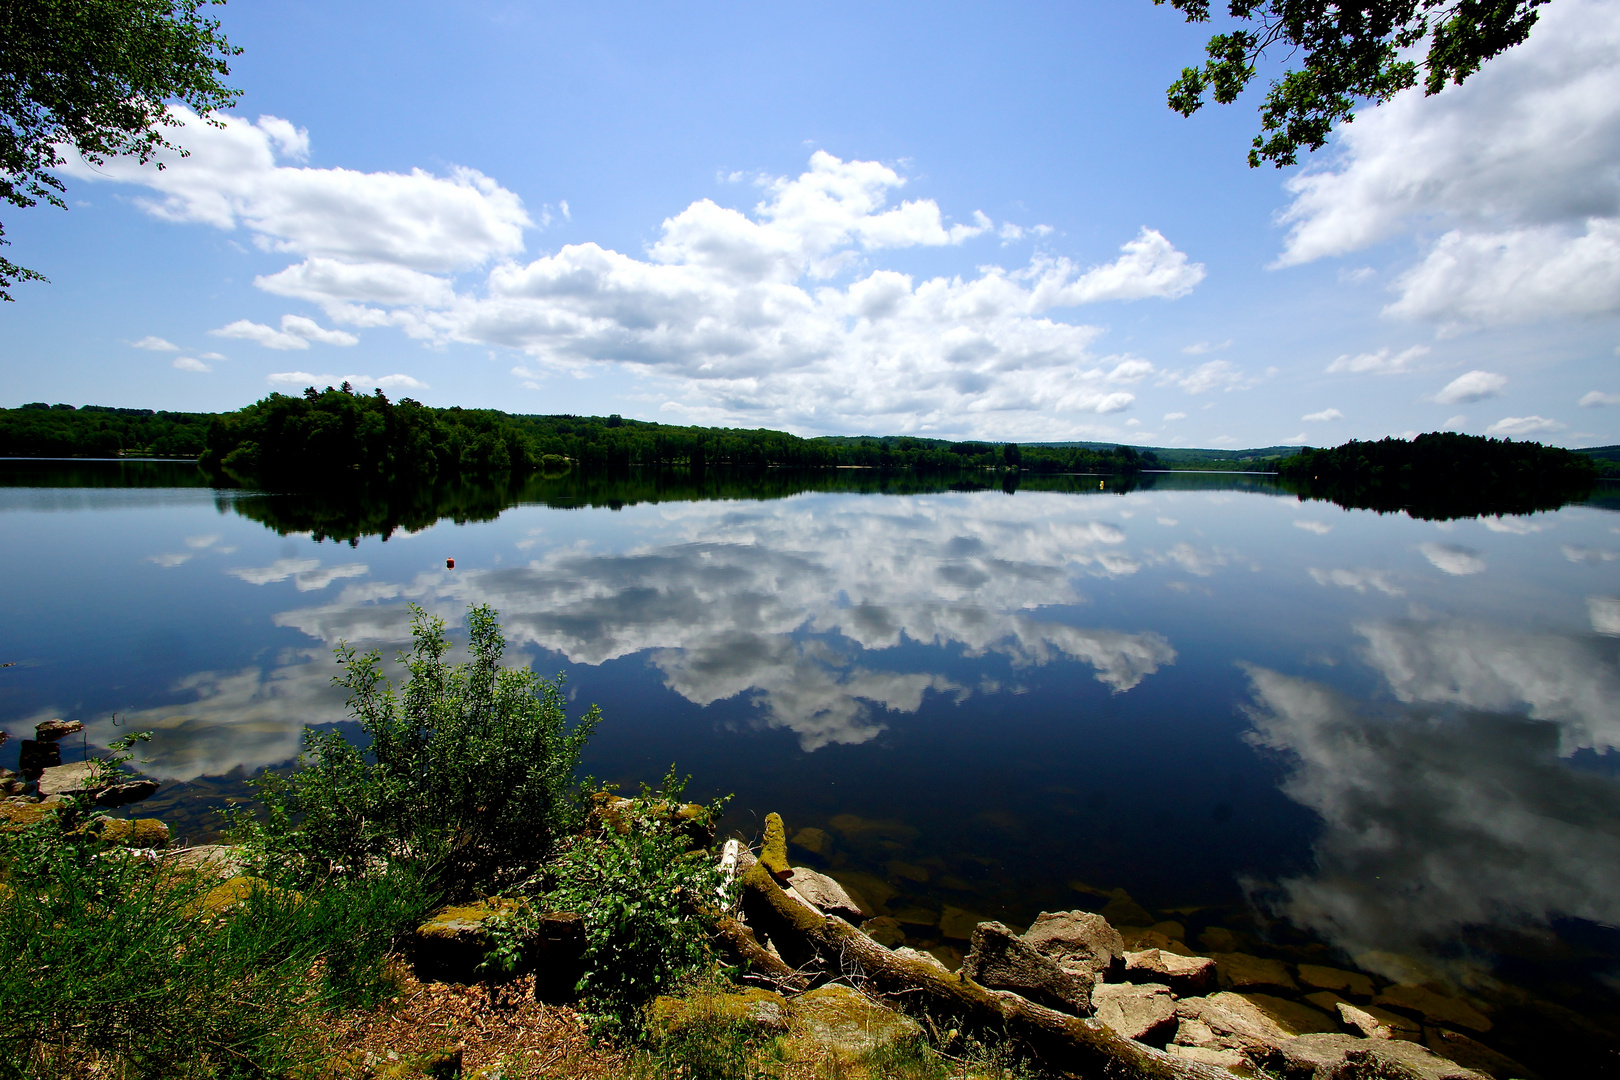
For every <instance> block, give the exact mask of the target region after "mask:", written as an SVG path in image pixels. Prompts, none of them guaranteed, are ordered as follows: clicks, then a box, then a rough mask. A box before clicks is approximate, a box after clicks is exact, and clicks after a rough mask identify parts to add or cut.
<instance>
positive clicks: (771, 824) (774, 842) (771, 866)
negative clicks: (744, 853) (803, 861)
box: [759, 810, 792, 875]
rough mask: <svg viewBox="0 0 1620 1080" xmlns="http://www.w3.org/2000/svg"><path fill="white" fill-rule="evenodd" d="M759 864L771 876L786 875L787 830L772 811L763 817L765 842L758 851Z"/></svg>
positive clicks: (778, 815) (788, 868)
mask: <svg viewBox="0 0 1620 1080" xmlns="http://www.w3.org/2000/svg"><path fill="white" fill-rule="evenodd" d="M759 864H760V865H761V866H763V867H764V868H765V869H766V870H768V871H770V872H771V873H772V874H776V875H781V874H786V873H787V872H788V871H789V870H790V869H792V867H790V866H789V865H788V851H787V829H786V827H784V826H783V824H782V815H781V814H778V813H776V812H775V811H774V810H773V811H772V812H771V813H769V814H767V815H765V842H764V844H763V845H762V846H761V847H760V850H759Z"/></svg>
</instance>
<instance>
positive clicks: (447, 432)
mask: <svg viewBox="0 0 1620 1080" xmlns="http://www.w3.org/2000/svg"><path fill="white" fill-rule="evenodd" d="M1615 450H1616V448H1614V447H1607V448H1601V449H1599V450H1595V451H1590V452H1571V451H1567V450H1561V449H1558V448H1556V447H1546V446H1542V445H1541V444H1539V443H1533V442H1514V441H1512V440H1510V439H1509V440H1498V439H1486V438H1481V437H1478V436H1471V435H1456V434H1441V433H1436V434H1432V435H1422V436H1419V437H1418V438H1416V439H1414V440H1412V441H1410V442H1408V441H1406V440H1401V439H1384V440H1381V441H1379V442H1350V443H1346V444H1345V445H1344V446H1340V447H1336V448H1332V449H1325V450H1313V449H1309V448H1306V449H1302V450H1297V451H1296V450H1295V449H1294V448H1291V447H1281V446H1276V447H1267V448H1265V449H1262V450H1247V451H1229V450H1184V449H1158V450H1144V449H1140V448H1132V447H1128V446H1113V445H1110V444H1106V443H1036V444H1028V443H1026V444H1024V445H1022V446H1020V445H1018V444H1016V443H1004V444H1003V443H988V442H976V441H966V442H951V441H949V440H944V439H925V438H916V437H911V436H892V437H885V438H876V437H848V436H830V437H821V438H814V439H804V438H800V437H798V436H796V435H791V434H788V433H787V432H782V431H770V430H766V429H744V428H704V427H685V426H680V425H670V424H656V423H650V422H647V421H642V420H626V419H623V418H621V417H619V416H608V417H595V416H591V417H587V416H525V415H514V414H510V413H504V412H499V411H496V410H493V409H462V408H456V407H452V408H448V409H438V408H430V407H428V406H425V405H422V404H421V403H419V402H416V401H413V400H411V399H410V398H402V399H401V400H399V401H397V402H396V401H390V400H389V399H388V397H387V396H386V395H385V394H383V392H382V391H381V390H377V391H374V392H373V393H371V394H360V393H356V392H354V391H353V390H351V388H350V387H349V386H348V384H344V385H343V386H342V387H341V388H338V389H333V388H331V387H328V388H326V389H325V390H324V391H317V390H316V389H315V388H314V387H311V388H309V389H307V390H305V391H304V393H303V394H302V395H286V394H271V395H270V396H269V397H266V398H264V399H263V400H260V401H257V402H255V403H253V404H252V405H249V406H248V407H246V408H244V409H240V410H237V411H236V412H230V413H219V414H212V413H183V412H166V411H153V410H149V409H118V408H109V407H104V406H95V405H86V406H84V407H82V408H77V409H76V408H74V407H73V406H70V405H45V404H42V403H40V404H33V405H25V406H23V407H22V408H19V409H0V456H6V457H119V456H124V457H141V456H151V457H194V458H196V459H197V461H198V464H199V465H200V466H201V467H202V469H203V472H204V473H205V474H206V475H207V476H208V477H209V478H210V479H212V480H213V481H214V482H217V483H223V484H227V485H229V484H244V485H250V486H258V487H265V488H269V489H272V490H281V491H308V490H313V489H317V488H333V487H353V486H354V485H355V484H356V483H357V482H358V484H359V485H360V486H362V487H372V486H377V485H381V486H385V487H401V486H409V485H420V484H423V483H440V484H442V483H450V482H457V481H477V482H487V481H491V480H502V481H505V480H515V479H518V478H521V477H524V476H528V475H531V474H547V475H553V476H555V475H558V474H561V473H563V472H566V471H569V470H571V469H575V468H584V469H587V470H597V471H599V470H601V469H603V468H607V469H621V468H624V467H628V466H654V467H670V466H674V467H679V468H684V469H687V470H692V471H697V472H701V471H703V470H705V469H708V468H709V467H711V466H712V467H723V468H753V469H757V468H762V467H787V468H798V469H825V468H832V467H835V466H862V467H868V468H873V469H879V470H887V471H912V472H919V473H950V472H961V471H964V470H979V471H983V470H994V471H997V472H999V473H1003V474H1024V475H1028V474H1031V473H1034V474H1060V473H1093V474H1111V475H1121V474H1123V475H1132V474H1135V473H1138V472H1141V471H1143V470H1153V469H1162V468H1172V469H1189V468H1191V469H1206V470H1207V469H1237V470H1243V469H1249V470H1270V469H1275V470H1276V471H1277V472H1278V474H1279V475H1280V477H1281V478H1283V479H1284V480H1286V481H1288V482H1290V483H1291V484H1292V485H1294V486H1295V487H1297V488H1298V489H1299V490H1301V491H1302V492H1304V493H1306V495H1307V497H1316V498H1332V499H1334V500H1335V501H1337V502H1341V503H1344V504H1345V505H1356V506H1367V507H1371V508H1376V509H1403V508H1409V507H1411V506H1412V505H1414V504H1418V503H1421V504H1423V505H1425V506H1436V507H1440V508H1441V512H1448V511H1446V509H1445V508H1447V507H1450V506H1453V505H1456V506H1463V505H1469V506H1472V505H1477V504H1480V500H1481V499H1485V500H1486V503H1487V504H1488V505H1491V506H1496V505H1501V506H1503V507H1504V509H1503V511H1502V512H1510V511H1509V509H1507V508H1511V507H1515V506H1522V507H1526V508H1536V507H1539V506H1540V505H1542V504H1544V503H1547V502H1548V500H1556V499H1560V498H1564V497H1566V496H1567V494H1568V493H1569V492H1572V491H1574V490H1575V489H1576V488H1579V487H1580V486H1581V485H1582V484H1585V485H1586V486H1587V487H1590V485H1591V482H1592V480H1593V478H1594V476H1598V475H1611V474H1613V473H1615V472H1620V461H1617V460H1616V457H1617V454H1616V453H1614V451H1615Z"/></svg>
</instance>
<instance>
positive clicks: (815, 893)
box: [788, 866, 868, 923]
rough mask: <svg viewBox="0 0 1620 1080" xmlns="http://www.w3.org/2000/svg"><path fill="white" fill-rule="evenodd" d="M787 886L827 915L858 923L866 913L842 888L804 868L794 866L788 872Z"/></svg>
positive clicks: (825, 876)
mask: <svg viewBox="0 0 1620 1080" xmlns="http://www.w3.org/2000/svg"><path fill="white" fill-rule="evenodd" d="M788 885H789V886H790V887H791V888H792V890H793V891H794V892H796V893H798V894H799V897H800V898H801V899H803V900H806V901H808V902H809V904H810V906H811V907H813V908H816V909H817V910H818V911H821V912H823V913H824V914H827V915H837V916H839V917H840V918H844V919H848V920H849V921H850V922H856V923H858V922H860V921H861V919H863V918H864V917H865V916H866V915H867V914H868V912H864V911H862V910H861V908H860V905H859V904H857V903H856V902H855V900H854V899H852V898H851V897H850V895H849V893H847V892H845V891H844V887H843V886H842V885H840V884H838V882H836V881H834V880H833V879H832V878H830V877H828V876H827V875H826V874H818V873H816V872H815V871H814V870H811V869H810V868H808V867H804V866H795V867H794V868H793V869H792V870H789V871H788Z"/></svg>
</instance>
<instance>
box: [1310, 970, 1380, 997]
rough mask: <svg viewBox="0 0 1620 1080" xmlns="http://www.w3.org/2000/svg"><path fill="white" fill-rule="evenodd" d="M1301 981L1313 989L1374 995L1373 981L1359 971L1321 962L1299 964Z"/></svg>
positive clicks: (1354, 994) (1366, 995)
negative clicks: (1326, 965) (1329, 965)
mask: <svg viewBox="0 0 1620 1080" xmlns="http://www.w3.org/2000/svg"><path fill="white" fill-rule="evenodd" d="M1299 981H1300V983H1301V984H1302V985H1304V986H1309V987H1310V988H1312V989H1313V990H1332V991H1333V992H1335V993H1338V994H1347V995H1349V996H1351V997H1361V998H1370V997H1372V996H1373V981H1372V979H1370V978H1368V977H1367V976H1366V975H1363V974H1361V972H1359V971H1345V970H1343V969H1342V968H1335V967H1324V966H1322V965H1321V964H1301V965H1299Z"/></svg>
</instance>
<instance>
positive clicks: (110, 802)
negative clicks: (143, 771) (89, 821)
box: [96, 780, 159, 810]
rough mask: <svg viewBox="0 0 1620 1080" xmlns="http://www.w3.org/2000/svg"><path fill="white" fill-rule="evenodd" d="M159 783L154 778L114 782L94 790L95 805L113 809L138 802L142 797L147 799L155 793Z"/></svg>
mask: <svg viewBox="0 0 1620 1080" xmlns="http://www.w3.org/2000/svg"><path fill="white" fill-rule="evenodd" d="M158 787H159V784H158V782H157V781H156V780H131V781H129V782H128V783H125V784H114V785H113V786H112V787H109V788H103V789H102V790H100V791H98V792H96V805H97V806H102V807H106V808H107V809H109V810H111V809H115V808H116V807H120V806H128V805H129V804H130V803H138V802H140V801H141V800H142V799H149V798H151V797H152V796H153V795H155V794H156V793H157V789H158Z"/></svg>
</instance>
